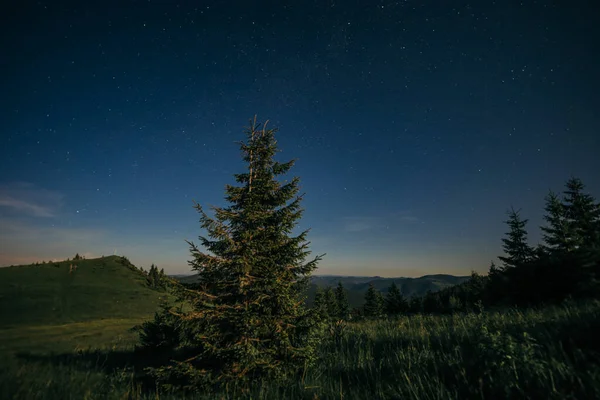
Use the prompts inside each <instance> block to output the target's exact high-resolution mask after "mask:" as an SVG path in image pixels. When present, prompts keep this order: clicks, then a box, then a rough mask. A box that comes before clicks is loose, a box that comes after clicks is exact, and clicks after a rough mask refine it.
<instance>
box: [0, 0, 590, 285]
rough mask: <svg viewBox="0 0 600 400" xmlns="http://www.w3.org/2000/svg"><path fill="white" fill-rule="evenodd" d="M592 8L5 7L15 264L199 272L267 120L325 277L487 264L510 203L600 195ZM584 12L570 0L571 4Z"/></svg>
mask: <svg viewBox="0 0 600 400" xmlns="http://www.w3.org/2000/svg"><path fill="white" fill-rule="evenodd" d="M593 3H594V2H591V1H577V0H576V1H572V2H563V1H523V2H515V1H496V2H491V1H486V0H481V1H473V2H465V1H460V0H457V1H449V2H446V1H409V0H407V1H376V0H368V1H358V0H348V1H334V0H306V1H261V2H256V4H259V6H257V5H254V4H255V2H249V1H196V2H183V1H182V2H176V1H167V0H163V1H143V2H142V1H135V2H133V1H121V2H118V3H117V2H111V1H108V2H87V1H86V2H76V3H73V4H68V2H66V1H63V2H55V1H38V2H33V1H32V2H28V1H25V2H14V3H13V5H11V6H8V7H6V8H5V12H4V11H3V16H2V17H0V19H1V21H0V22H2V24H1V26H2V27H1V28H0V29H1V30H2V35H0V43H1V47H0V48H1V49H2V50H1V51H2V56H1V57H0V69H1V71H2V73H1V74H0V84H1V86H0V88H1V89H0V106H1V107H2V118H1V122H0V124H1V125H0V126H1V130H0V140H1V142H0V143H1V146H0V227H1V229H0V265H11V264H20V263H29V262H35V261H41V260H49V259H64V258H66V257H72V256H73V255H74V254H75V253H76V252H79V253H80V254H85V255H87V256H88V257H94V256H100V255H109V254H114V253H116V254H119V255H126V256H127V257H129V259H130V260H131V261H132V262H133V263H134V264H136V265H138V266H143V267H145V268H146V267H148V266H149V265H150V263H155V264H158V266H159V267H163V268H165V270H166V272H168V273H171V274H183V273H189V267H188V265H187V260H189V259H190V255H189V247H188V245H187V244H186V243H185V241H184V240H185V239H188V240H192V241H196V242H197V237H198V235H200V234H203V232H202V231H201V230H200V226H199V222H198V218H199V216H198V214H197V212H196V211H195V210H194V209H193V208H192V206H193V200H195V201H198V202H199V203H200V204H202V205H204V206H208V205H217V206H223V205H226V203H225V202H224V200H223V195H224V187H225V185H226V184H228V183H229V184H231V183H234V180H233V176H232V175H233V174H234V173H238V172H242V171H243V168H244V165H243V163H242V161H241V158H240V150H239V147H238V145H237V144H235V142H236V141H239V140H243V139H244V138H245V136H244V128H245V127H246V126H248V121H249V119H250V118H252V116H253V115H255V114H256V115H257V116H258V119H259V120H266V119H268V120H270V126H272V127H278V128H279V130H280V131H279V133H278V143H279V146H280V149H281V153H279V155H278V159H279V160H280V161H287V160H288V159H291V158H297V159H298V161H297V164H296V166H295V167H294V169H293V171H292V172H293V174H294V175H298V176H300V177H301V184H302V191H303V192H306V197H305V201H304V203H303V205H304V207H305V209H306V211H305V214H304V218H303V219H302V221H301V223H300V226H299V228H309V227H310V228H312V230H311V233H310V235H309V240H311V242H312V249H313V251H314V253H316V254H320V253H327V256H326V257H325V259H324V260H323V261H322V262H321V264H320V268H319V270H318V273H320V274H349V275H381V276H420V275H424V274H431V273H449V274H460V275H463V274H468V273H469V272H470V271H471V270H475V271H479V272H485V271H487V269H488V266H489V263H490V260H492V259H496V257H497V256H498V255H500V254H501V242H500V239H501V237H502V235H503V234H504V232H505V231H506V227H505V225H504V224H503V221H504V220H505V217H506V211H507V209H508V208H509V207H511V206H515V207H516V208H521V209H522V215H523V216H524V217H526V218H529V220H530V224H529V230H530V238H531V241H532V244H536V243H538V242H539V238H540V234H539V225H540V224H542V215H543V205H544V196H545V195H546V194H547V193H548V190H549V189H553V190H555V191H560V190H562V187H563V184H564V182H565V180H566V179H568V178H569V177H570V176H572V175H575V176H578V177H580V178H581V179H582V180H583V181H584V183H586V184H587V189H588V191H589V192H590V193H592V194H593V195H594V196H596V198H598V197H600V179H599V178H600V157H598V156H597V154H598V151H599V150H600V139H599V137H600V113H598V110H599V105H600V95H599V93H600V77H599V75H598V71H599V70H600V57H599V56H598V54H600V41H599V39H598V38H600V28H599V24H598V23H597V21H595V18H594V16H596V15H598V14H597V11H598V10H597V9H594V4H593ZM567 4H568V5H567Z"/></svg>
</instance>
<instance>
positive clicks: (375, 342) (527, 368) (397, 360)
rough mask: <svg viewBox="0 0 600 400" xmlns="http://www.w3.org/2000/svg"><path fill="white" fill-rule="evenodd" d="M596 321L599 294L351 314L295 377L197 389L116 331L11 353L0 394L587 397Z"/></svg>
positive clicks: (597, 343) (599, 362)
mask: <svg viewBox="0 0 600 400" xmlns="http://www.w3.org/2000/svg"><path fill="white" fill-rule="evenodd" d="M599 328H600V302H597V301H594V302H587V303H582V304H575V303H568V304H565V305H563V306H560V307H550V308H545V309H541V310H525V311H521V310H510V311H506V312H484V313H480V314H475V313H472V314H463V315H451V316H421V315H417V316H410V317H400V318H398V319H394V320H385V321H362V322H356V323H349V324H347V326H344V325H338V326H332V329H331V330H327V333H326V338H325V339H324V340H323V342H322V345H321V348H320V355H321V360H320V362H319V363H318V365H316V366H313V367H311V368H308V369H306V371H304V373H303V375H302V376H301V377H298V379H297V380H294V381H291V382H288V383H287V384H285V385H275V384H273V383H270V382H254V383H253V385H252V386H250V387H243V388H240V387H237V388H236V387H231V388H227V389H226V390H223V391H220V392H219V393H198V394H189V393H188V394H182V393H165V392H161V391H159V390H157V389H156V387H153V385H152V383H151V382H150V383H148V382H146V383H143V380H140V379H139V377H140V375H141V371H140V365H141V364H140V359H138V358H136V357H137V356H136V353H135V352H134V351H133V342H132V340H131V339H132V337H129V339H127V338H125V339H123V335H122V336H121V337H122V339H121V342H120V343H110V342H108V341H107V342H105V343H103V344H97V345H95V346H91V347H90V348H89V349H88V350H85V351H81V350H80V351H68V352H64V353H63V354H58V355H57V354H50V353H47V352H40V351H38V352H35V351H33V350H32V351H30V352H28V353H19V354H15V353H13V355H12V356H11V357H9V358H5V359H6V360H8V361H7V362H2V365H1V366H0V374H1V375H0V398H7V399H8V398H11V399H42V398H43V399H46V398H49V399H69V398H73V399H75V398H76V399H113V398H114V399H124V398H125V399H174V398H198V399H219V398H223V399H230V398H246V399H286V398H294V399H296V398H297V399H467V398H468V399H477V398H479V399H481V398H484V399H503V398H511V399H514V398H532V399H592V398H600V340H597V338H596V336H597V333H598V332H600V329H599ZM38 341H39V338H38ZM79 346H80V345H79ZM80 347H81V346H80ZM0 357H2V355H1V354H0Z"/></svg>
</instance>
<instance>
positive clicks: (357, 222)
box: [342, 217, 384, 232]
mask: <svg viewBox="0 0 600 400" xmlns="http://www.w3.org/2000/svg"><path fill="white" fill-rule="evenodd" d="M342 223H343V227H344V231H346V232H364V231H370V230H373V229H376V228H381V227H383V226H384V225H383V219H382V218H379V217H344V218H343V219H342Z"/></svg>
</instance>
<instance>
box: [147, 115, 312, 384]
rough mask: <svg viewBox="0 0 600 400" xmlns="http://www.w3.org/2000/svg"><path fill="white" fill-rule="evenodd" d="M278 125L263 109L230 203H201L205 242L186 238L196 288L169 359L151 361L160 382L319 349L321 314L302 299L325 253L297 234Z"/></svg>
mask: <svg viewBox="0 0 600 400" xmlns="http://www.w3.org/2000/svg"><path fill="white" fill-rule="evenodd" d="M275 132H276V130H275V129H266V126H263V127H262V128H260V126H259V124H257V123H256V118H255V119H254V121H251V126H250V127H249V128H248V130H247V141H246V142H242V143H240V147H241V151H242V155H243V160H244V162H245V163H246V166H247V170H246V171H245V172H243V173H239V174H236V175H234V176H235V180H236V181H237V183H238V184H239V185H238V186H234V185H227V186H226V188H225V192H226V196H225V199H226V201H227V202H228V203H229V205H228V206H227V207H212V210H213V211H214V218H211V217H209V215H208V214H207V213H206V212H205V211H204V209H203V208H202V207H201V206H200V205H199V204H196V205H195V208H196V209H197V210H198V212H199V213H200V222H201V227H202V228H203V229H204V230H206V231H207V233H208V236H200V244H201V245H202V246H203V248H204V249H206V251H202V250H201V249H200V248H199V247H198V246H197V245H196V244H194V243H192V242H188V244H189V245H190V250H191V254H192V257H193V259H192V260H191V261H189V264H190V266H191V267H192V269H193V270H195V271H197V273H198V278H199V280H198V284H197V285H196V288H195V289H187V288H183V287H179V288H178V290H179V293H180V295H181V296H182V297H183V298H186V299H187V301H188V303H189V304H190V305H191V306H192V308H193V309H192V311H190V312H185V313H184V312H181V313H177V315H178V318H179V319H180V320H181V321H183V322H185V324H186V326H187V327H188V328H187V329H186V330H185V331H184V333H182V334H181V337H182V339H181V340H180V342H179V344H178V346H177V348H175V349H174V350H175V351H174V353H173V356H172V360H173V361H172V362H171V363H169V364H167V365H164V366H162V367H159V368H154V369H151V371H152V374H153V375H154V377H155V378H156V379H158V380H159V382H161V383H168V382H177V383H178V384H180V385H183V386H184V387H188V388H198V387H200V386H204V385H206V384H209V385H211V384H218V385H226V384H227V383H228V382H232V381H238V382H239V381H243V380H250V379H278V378H284V377H286V376H289V375H290V374H294V373H296V372H298V371H299V369H300V368H303V367H304V366H305V365H309V364H310V362H311V361H312V360H313V359H314V345H315V344H316V342H317V337H315V336H314V335H313V333H312V332H314V331H313V327H314V325H315V318H313V313H312V312H311V311H310V310H307V309H305V308H304V297H305V291H306V288H307V286H308V280H309V277H310V275H311V273H312V271H313V270H314V269H315V268H316V266H317V263H318V261H319V260H320V259H321V256H318V257H315V258H314V259H312V260H310V261H305V260H306V257H307V256H308V255H309V254H310V251H309V250H308V243H307V242H306V236H307V233H308V231H303V232H301V233H300V234H299V235H297V236H293V235H292V234H291V233H292V230H293V229H294V228H295V227H296V226H297V223H298V220H299V219H300V217H301V215H302V211H303V210H302V209H301V206H300V203H301V200H302V198H303V195H298V192H299V187H298V185H299V178H297V177H294V178H291V180H290V181H289V182H288V181H286V182H283V183H282V182H280V181H279V180H277V177H279V176H281V175H284V174H287V173H288V172H289V171H290V169H291V168H292V166H293V165H294V160H292V161H289V162H285V163H280V162H277V161H275V160H274V156H275V154H276V152H277V151H278V150H277V142H276V140H275Z"/></svg>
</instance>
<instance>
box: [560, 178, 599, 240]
mask: <svg viewBox="0 0 600 400" xmlns="http://www.w3.org/2000/svg"><path fill="white" fill-rule="evenodd" d="M565 186H566V190H565V191H564V192H563V193H564V204H563V208H564V214H565V218H566V221H567V223H568V224H569V225H571V233H572V235H573V241H572V244H573V247H575V248H586V249H589V248H592V247H595V246H598V244H599V237H600V231H599V229H598V228H599V223H600V206H599V205H598V203H596V201H595V199H594V198H593V197H592V196H591V195H589V194H587V193H584V192H583V190H584V189H585V185H584V184H583V182H582V181H581V180H580V179H579V178H571V179H569V180H568V181H567V183H566V184H565Z"/></svg>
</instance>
